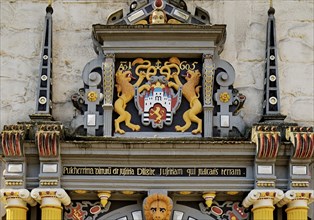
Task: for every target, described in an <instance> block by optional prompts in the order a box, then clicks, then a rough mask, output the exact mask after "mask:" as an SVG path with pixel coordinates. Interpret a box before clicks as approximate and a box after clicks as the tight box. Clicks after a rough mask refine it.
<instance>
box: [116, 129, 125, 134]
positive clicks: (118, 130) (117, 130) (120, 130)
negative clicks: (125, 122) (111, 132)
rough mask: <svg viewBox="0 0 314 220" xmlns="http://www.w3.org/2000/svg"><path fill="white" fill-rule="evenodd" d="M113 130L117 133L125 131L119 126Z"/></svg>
mask: <svg viewBox="0 0 314 220" xmlns="http://www.w3.org/2000/svg"><path fill="white" fill-rule="evenodd" d="M115 132H116V133H119V134H124V133H125V131H124V130H122V129H120V128H118V129H116V130H115Z"/></svg>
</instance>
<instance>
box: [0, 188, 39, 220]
mask: <svg viewBox="0 0 314 220" xmlns="http://www.w3.org/2000/svg"><path fill="white" fill-rule="evenodd" d="M0 200H1V201H2V202H3V203H4V204H5V205H6V206H5V209H6V219H7V220H17V219H19V220H26V219H27V211H28V208H27V204H30V205H31V206H35V205H36V204H37V203H36V201H35V200H33V199H32V198H31V196H30V193H29V191H28V190H26V189H18V190H14V189H2V190H0Z"/></svg>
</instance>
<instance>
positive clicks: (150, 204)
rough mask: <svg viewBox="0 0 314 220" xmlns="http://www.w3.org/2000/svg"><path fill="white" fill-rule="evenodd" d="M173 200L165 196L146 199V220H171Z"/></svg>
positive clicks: (153, 196)
mask: <svg viewBox="0 0 314 220" xmlns="http://www.w3.org/2000/svg"><path fill="white" fill-rule="evenodd" d="M171 211H172V202H171V199H170V198H169V197H168V196H166V195H163V194H153V195H150V196H148V197H147V198H146V199H145V203H144V215H145V219H146V220H170V215H171Z"/></svg>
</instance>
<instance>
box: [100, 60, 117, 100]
mask: <svg viewBox="0 0 314 220" xmlns="http://www.w3.org/2000/svg"><path fill="white" fill-rule="evenodd" d="M114 60H115V55H114V54H106V58H105V62H104V63H103V76H104V80H103V81H104V87H103V88H104V105H108V104H112V101H113V84H114V82H113V80H114V77H113V74H114Z"/></svg>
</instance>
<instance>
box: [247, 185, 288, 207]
mask: <svg viewBox="0 0 314 220" xmlns="http://www.w3.org/2000/svg"><path fill="white" fill-rule="evenodd" d="M283 198H284V193H283V191H282V190H279V189H253V190H252V191H251V192H250V193H249V194H248V195H247V197H246V198H245V199H244V200H243V202H242V204H243V206H244V207H245V208H248V207H250V206H251V205H253V206H254V208H258V207H266V206H268V207H273V205H275V204H276V203H278V202H279V201H280V200H282V199H283Z"/></svg>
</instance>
